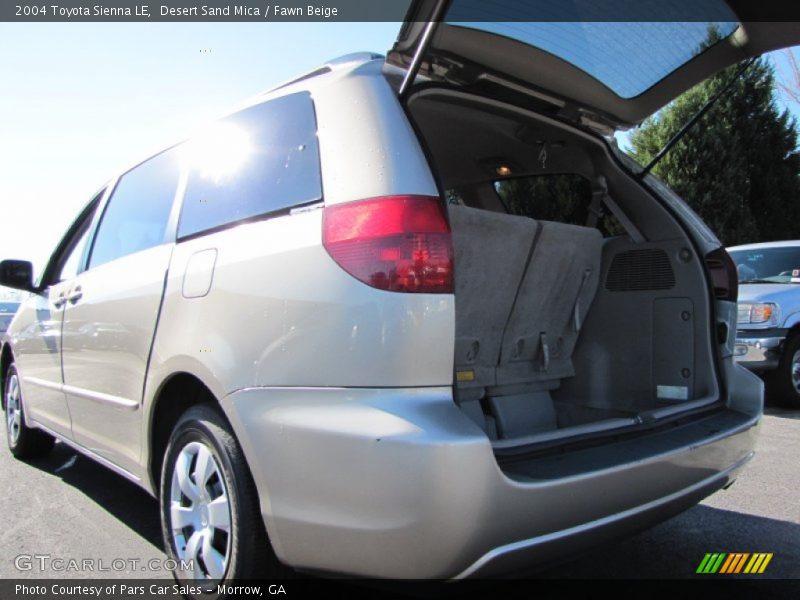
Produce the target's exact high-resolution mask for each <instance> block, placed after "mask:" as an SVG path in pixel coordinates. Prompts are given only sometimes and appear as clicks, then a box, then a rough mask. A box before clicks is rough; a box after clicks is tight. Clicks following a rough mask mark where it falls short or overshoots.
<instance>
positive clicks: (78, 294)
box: [67, 286, 83, 304]
mask: <svg viewBox="0 0 800 600" xmlns="http://www.w3.org/2000/svg"><path fill="white" fill-rule="evenodd" d="M81 298H83V290H81V287H80V286H78V287H76V288H75V289H74V290H72V293H71V294H70V295H69V296H67V300H69V301H70V303H71V304H75V303H76V302H77V301H78V300H80V299H81Z"/></svg>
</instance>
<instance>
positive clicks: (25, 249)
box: [0, 23, 399, 267]
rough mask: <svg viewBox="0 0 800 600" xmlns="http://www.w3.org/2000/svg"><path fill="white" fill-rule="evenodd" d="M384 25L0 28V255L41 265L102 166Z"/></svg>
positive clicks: (388, 28)
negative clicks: (1, 227)
mask: <svg viewBox="0 0 800 600" xmlns="http://www.w3.org/2000/svg"><path fill="white" fill-rule="evenodd" d="M398 28H399V24H396V23H283V24H281V23H267V24H258V23H231V24H228V23H179V24H167V23H148V24H142V23H131V24H120V23H98V24H93V23H68V24H55V23H52V24H10V23H0V215H2V222H3V225H4V227H3V229H2V235H0V258H11V257H13V258H25V259H29V260H33V261H34V262H35V263H36V264H37V266H39V267H41V266H42V265H43V263H44V262H45V261H46V259H47V257H48V256H49V253H50V252H51V250H52V248H53V247H54V245H55V244H56V242H57V241H58V239H59V238H60V236H61V235H62V234H63V232H64V230H65V229H66V227H67V226H68V225H69V223H70V222H71V221H72V219H73V218H74V216H75V215H76V214H77V212H78V211H79V209H80V208H81V207H82V206H83V204H85V203H86V202H87V201H88V199H89V198H90V196H91V194H92V193H93V192H94V191H95V190H97V189H98V188H99V187H100V186H101V185H102V184H103V183H104V182H105V180H106V179H107V178H108V177H110V176H111V175H112V174H113V173H114V172H116V171H118V170H120V169H122V168H124V167H126V166H129V165H131V164H132V163H134V162H136V161H138V160H140V159H142V158H144V157H145V156H147V155H148V154H149V153H152V152H153V151H155V150H157V149H159V147H160V146H161V147H163V146H164V145H165V144H167V143H171V142H174V141H177V140H178V139H179V138H181V137H183V136H184V135H185V134H187V133H188V132H190V131H191V130H192V129H194V128H195V127H196V126H197V125H199V124H201V123H203V122H204V121H207V120H209V119H211V118H214V117H215V116H217V115H219V114H220V113H222V112H223V111H225V110H226V109H227V108H229V107H231V106H232V105H234V104H236V103H237V102H239V101H240V100H242V99H244V98H247V97H248V96H251V95H253V94H256V93H258V92H260V91H262V90H265V89H267V88H270V87H272V86H274V85H275V84H277V83H280V82H281V81H285V80H287V79H289V78H291V77H293V76H295V75H298V74H300V73H302V72H304V71H307V70H310V69H312V68H314V67H315V66H317V65H319V64H321V63H323V62H325V61H326V60H327V59H330V58H334V57H336V56H340V55H343V54H348V53H350V52H356V51H360V50H370V51H377V52H381V53H384V52H386V50H388V49H389V48H390V47H391V45H392V43H393V41H394V38H395V36H396V33H397V30H398Z"/></svg>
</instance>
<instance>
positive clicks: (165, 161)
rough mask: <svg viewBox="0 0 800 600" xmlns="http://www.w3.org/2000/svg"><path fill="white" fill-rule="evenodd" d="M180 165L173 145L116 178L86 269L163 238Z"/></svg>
mask: <svg viewBox="0 0 800 600" xmlns="http://www.w3.org/2000/svg"><path fill="white" fill-rule="evenodd" d="M180 166H181V162H180V148H173V149H171V150H167V151H166V152H162V153H161V154H159V155H157V156H155V157H153V158H151V159H150V160H147V161H145V162H143V163H142V164H141V165H139V166H138V167H136V168H134V169H132V170H130V171H128V172H127V173H126V174H125V175H123V176H122V177H121V178H120V180H119V182H118V183H117V185H116V187H115V188H114V192H113V193H112V194H111V199H110V200H109V201H108V204H107V205H106V208H105V211H104V212H103V217H102V219H101V220H100V225H99V227H98V228H97V234H96V235H95V239H94V244H93V246H92V253H91V256H90V258H89V268H92V267H97V266H100V265H102V264H105V263H107V262H111V261H112V260H116V259H118V258H121V257H123V256H126V255H128V254H133V253H134V252H140V251H141V250H146V249H148V248H152V247H153V246H158V245H159V244H162V243H164V242H165V241H166V240H165V235H166V229H167V222H168V221H169V215H170V211H171V210H172V204H173V201H174V199H175V192H176V190H177V187H178V178H179V175H180Z"/></svg>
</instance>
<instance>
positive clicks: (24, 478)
mask: <svg viewBox="0 0 800 600" xmlns="http://www.w3.org/2000/svg"><path fill="white" fill-rule="evenodd" d="M757 450H758V451H757V455H756V458H755V459H754V460H753V461H751V463H750V464H749V465H748V466H747V467H746V468H745V469H744V470H743V472H742V473H741V475H740V476H739V479H738V480H737V481H736V483H735V484H734V485H733V486H732V487H730V488H729V489H728V490H723V491H720V492H718V493H717V494H715V495H713V496H711V497H710V498H708V499H706V500H705V501H704V502H703V503H702V504H700V505H698V506H696V507H694V508H692V509H690V510H688V511H687V512H685V513H683V514H681V515H679V516H677V517H675V518H673V519H671V520H669V521H666V522H664V523H662V524H660V525H658V526H656V527H654V528H652V529H650V530H647V531H645V532H643V533H641V534H639V535H637V536H635V537H632V538H628V539H626V540H623V541H620V542H617V543H613V544H607V545H606V546H603V547H601V548H597V549H596V550H594V551H592V552H589V553H587V554H585V555H582V556H580V557H577V558H575V559H574V560H570V561H568V562H564V563H562V564H560V565H559V566H558V567H555V568H550V569H548V570H546V571H541V572H538V573H537V576H538V577H546V578H569V579H572V578H658V579H670V578H687V577H698V576H697V575H695V571H696V569H697V567H698V565H699V563H700V561H701V560H702V559H703V557H704V555H705V554H706V553H708V552H751V553H752V552H769V553H773V554H774V556H773V558H772V561H771V562H770V564H769V565H768V568H767V570H766V571H765V573H764V575H763V576H759V577H770V578H784V579H798V580H800V411H788V410H783V409H778V408H768V409H767V414H766V416H765V417H764V420H763V423H762V427H761V435H760V439H759V442H758V448H757ZM0 489H2V499H3V500H2V506H3V515H4V526H3V527H2V528H0V578H41V577H50V578H63V579H69V578H74V579H77V578H86V577H97V578H115V577H120V578H134V577H135V578H163V577H168V576H169V573H168V572H166V571H163V570H159V567H160V564H161V561H163V560H164V559H165V558H166V557H165V555H164V553H163V551H162V550H161V533H160V525H159V515H158V504H157V503H156V501H155V500H154V499H153V498H151V497H150V496H149V495H147V494H146V493H145V492H143V491H141V490H140V489H139V488H137V487H136V486H135V485H133V484H131V483H129V482H128V481H126V480H125V479H123V478H121V477H119V476H117V475H115V474H113V473H111V472H110V471H108V470H106V469H105V468H103V467H101V466H99V465H97V464H95V463H94V462H92V461H91V460H89V459H87V458H84V457H82V456H79V455H77V454H76V453H75V452H74V451H73V450H71V449H70V448H68V447H66V446H64V445H63V444H58V445H57V446H56V448H55V450H54V451H53V453H52V454H51V455H50V456H48V457H46V458H45V459H42V460H38V461H35V462H31V463H27V464H26V463H23V462H20V461H17V460H15V459H13V458H12V457H11V455H10V454H9V453H8V451H7V450H5V449H4V448H3V449H0ZM20 557H22V558H20ZM41 557H48V558H41ZM54 559H61V560H62V561H63V562H60V563H55V564H53V561H54ZM85 559H88V560H89V563H83V561H84V560H85ZM70 560H75V561H77V563H72V564H71V563H69V561H70ZM114 561H116V562H114ZM85 564H91V565H92V566H93V568H94V571H92V570H85V569H83V568H81V567H82V566H84V565H85ZM76 565H77V566H78V567H79V568H78V569H76V570H72V567H75V566H76ZM43 566H44V567H45V568H44V569H42V567H43Z"/></svg>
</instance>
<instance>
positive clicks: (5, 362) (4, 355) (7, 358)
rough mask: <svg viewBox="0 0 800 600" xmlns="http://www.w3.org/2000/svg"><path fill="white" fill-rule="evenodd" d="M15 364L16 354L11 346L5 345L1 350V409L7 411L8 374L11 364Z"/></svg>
mask: <svg viewBox="0 0 800 600" xmlns="http://www.w3.org/2000/svg"><path fill="white" fill-rule="evenodd" d="M13 362H14V354H13V352H12V351H11V345H10V344H9V343H7V342H6V343H4V344H3V347H2V349H0V408H2V409H3V410H5V409H6V394H5V390H6V372H7V371H8V367H9V366H10V365H11V363H13Z"/></svg>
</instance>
